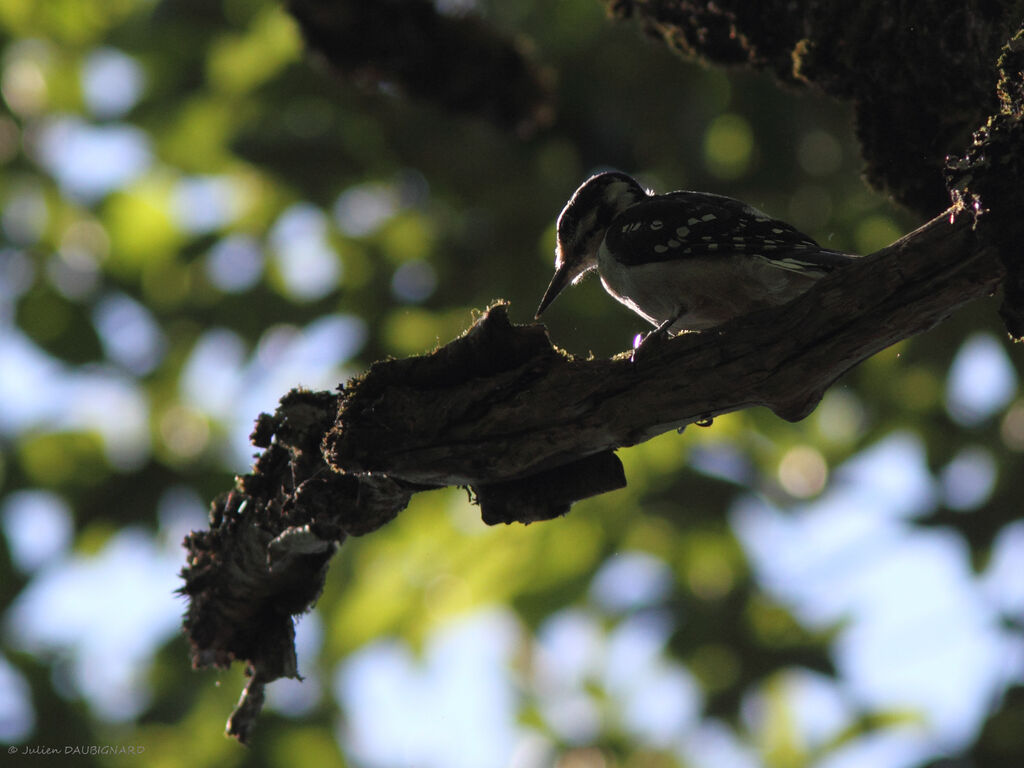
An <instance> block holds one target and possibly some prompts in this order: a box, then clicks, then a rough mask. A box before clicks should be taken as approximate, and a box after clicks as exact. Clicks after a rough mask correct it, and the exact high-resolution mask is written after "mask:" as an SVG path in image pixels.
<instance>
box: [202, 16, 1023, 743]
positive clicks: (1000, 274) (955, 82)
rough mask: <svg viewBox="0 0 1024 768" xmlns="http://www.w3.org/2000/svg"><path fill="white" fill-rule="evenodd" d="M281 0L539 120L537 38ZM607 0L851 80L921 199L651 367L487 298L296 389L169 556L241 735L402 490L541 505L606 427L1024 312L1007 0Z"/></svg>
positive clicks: (681, 36)
mask: <svg viewBox="0 0 1024 768" xmlns="http://www.w3.org/2000/svg"><path fill="white" fill-rule="evenodd" d="M911 7H912V9H911ZM288 8H289V10H290V12H291V13H292V14H293V15H294V16H295V18H296V19H297V20H298V22H299V24H300V25H301V28H302V30H303V34H304V37H305V40H306V43H307V45H308V47H309V52H310V54H311V55H318V56H319V57H321V58H322V60H323V61H324V62H326V65H327V66H328V67H331V68H333V70H334V71H336V72H337V73H338V74H339V75H340V76H341V77H343V78H351V79H354V80H355V81H357V82H358V83H360V84H362V85H364V86H365V87H367V88H368V89H369V90H371V91H373V92H374V93H378V94H395V93H397V94H402V95H403V96H404V97H407V98H412V99H418V100H422V101H425V102H433V103H434V104H436V105H438V106H439V107H440V108H442V109H446V110H458V111H462V112H467V113H473V114H477V115H480V116H482V117H484V118H486V119H489V120H492V121H494V122H495V123H496V124H498V125H500V126H501V127H503V128H505V129H507V130H510V131H513V132H516V133H517V134H519V135H522V136H525V135H528V134H530V133H532V132H536V131H538V130H543V127H544V125H546V124H547V123H548V122H549V121H550V119H551V115H550V109H551V106H550V96H549V93H550V90H551V88H553V87H554V86H553V83H554V79H553V78H552V77H551V76H550V73H548V72H547V70H546V69H545V66H544V65H543V63H542V62H536V61H534V60H532V59H531V57H530V55H529V54H528V53H527V51H526V49H525V48H524V47H523V46H522V45H521V44H520V43H518V42H517V41H514V40H512V39H509V38H507V37H505V36H503V34H502V33H501V32H499V31H497V30H494V29H490V28H488V27H487V26H485V25H484V24H483V23H482V22H481V21H480V20H479V19H477V18H475V17H472V16H463V15H457V14H456V15H445V14H442V13H440V12H439V11H437V9H436V8H435V6H434V4H432V3H427V2H386V3H385V2H382V3H360V2H332V1H329V0H291V1H290V2H289V3H288ZM608 8H609V11H610V15H611V16H613V17H616V18H617V19H620V20H621V19H630V18H632V19H635V20H637V21H638V22H639V24H640V25H641V26H642V28H643V29H644V30H646V31H647V32H648V33H650V34H651V35H653V36H655V37H656V38H658V39H661V40H663V41H664V42H665V44H667V45H668V46H670V47H672V48H673V49H675V50H677V51H679V52H681V53H682V54H683V55H684V56H685V57H695V58H698V59H701V60H703V61H704V62H706V63H708V64H709V65H710V66H728V67H733V68H749V69H754V70H763V71H767V72H770V73H771V74H772V75H774V77H775V78H776V79H777V80H778V82H779V85H780V86H781V87H784V88H795V89H813V90H815V91H818V92H820V93H823V94H826V95H828V96H831V97H834V98H836V99H840V100H843V101H846V102H849V103H850V104H852V105H853V114H854V120H855V123H856V133H857V137H858V139H859V140H860V144H861V149H862V153H863V159H864V163H865V176H866V178H867V180H868V181H869V183H871V184H872V185H873V186H875V187H876V188H877V189H879V190H882V191H885V192H887V193H889V194H891V195H892V196H893V197H895V198H896V199H897V200H898V201H899V202H901V203H902V204H903V205H905V206H907V207H908V208H910V209H912V210H913V211H915V212H916V213H917V214H919V215H921V216H922V217H924V218H926V219H928V220H929V221H928V223H927V224H925V225H924V226H922V227H921V228H920V229H918V230H916V231H915V232H912V233H910V234H909V235H907V236H905V237H904V238H902V239H900V240H898V241H897V242H895V243H893V244H892V245H890V246H889V247H886V248H883V249H881V250H879V251H878V252H876V253H873V254H870V255H869V256H867V257H866V258H865V259H863V260H862V261H860V262H858V263H857V264H856V265H854V266H852V267H849V268H847V269H845V270H842V271H841V272H837V273H835V274H833V275H831V276H829V277H828V278H826V279H824V280H822V281H821V282H820V283H819V284H818V285H817V286H816V287H815V288H814V289H812V290H811V291H810V292H809V293H807V294H805V295H804V296H802V297H800V298H799V299H797V300H796V301H795V302H793V303H792V304H791V305H789V306H786V307H783V308H781V309H778V310H771V311H767V312H764V313H761V314H758V315H756V316H750V317H747V318H740V319H739V320H737V321H735V322H733V323H730V324H729V325H727V326H724V327H722V328H721V329H717V330H716V331H714V332H706V333H700V334H685V335H682V336H680V337H677V338H675V339H673V340H672V341H671V342H670V343H668V344H666V345H664V347H663V348H660V349H659V350H657V352H656V353H655V354H654V355H652V356H651V358H650V359H645V360H643V364H642V365H640V366H634V365H632V364H631V363H630V362H629V361H628V359H627V356H626V355H625V354H622V355H618V356H616V357H613V358H611V359H586V358H582V357H577V356H573V355H571V354H569V353H566V352H564V351H562V350H559V349H557V348H554V347H552V345H551V343H550V341H549V339H548V337H547V334H546V333H545V331H544V329H543V328H542V327H540V326H537V325H527V326H517V325H514V324H512V323H511V322H510V321H509V319H508V316H507V306H506V305H505V304H503V303H495V304H493V305H492V306H490V307H489V308H488V309H486V310H485V311H484V312H483V313H482V314H481V315H480V317H479V319H478V320H477V322H476V323H475V324H474V325H473V327H472V328H470V329H469V330H467V331H466V332H465V334H464V335H462V336H461V337H459V338H457V339H455V340H454V341H451V342H450V343H448V344H445V345H444V346H441V347H440V348H438V349H437V350H436V351H434V352H433V353H431V354H429V355H426V356H422V357H415V358H409V359H401V360H388V361H382V362H378V363H375V364H374V365H372V366H371V367H370V368H369V370H367V371H366V372H365V373H364V374H362V375H361V376H358V377H356V378H354V379H352V380H350V381H349V382H347V383H345V384H344V386H342V387H340V388H339V390H338V391H337V392H333V393H332V392H310V391H305V390H301V389H296V390H294V391H292V392H290V393H288V394H287V395H285V396H284V397H283V398H282V400H281V404H280V407H279V409H278V410H277V412H276V413H275V414H273V415H263V416H261V417H260V420H259V422H258V424H257V428H256V430H255V431H254V433H253V437H252V440H253V443H254V445H256V446H258V447H260V448H263V449H264V451H263V453H262V455H261V456H260V457H259V459H258V461H257V463H256V466H255V468H254V469H253V471H252V473H251V474H249V475H246V476H244V477H240V478H239V479H238V481H237V483H236V486H235V488H234V490H232V491H231V492H230V493H227V494H225V495H223V496H221V497H220V498H219V499H218V500H217V501H216V502H215V504H214V508H213V513H212V515H211V525H210V528H209V530H207V531H202V532H197V533H194V534H192V535H191V536H190V538H189V540H188V547H189V559H188V565H187V566H186V568H185V571H184V577H185V586H184V588H183V592H184V593H185V594H186V595H187V596H188V598H189V610H188V615H187V618H186V628H187V631H188V634H189V638H190V640H191V643H192V646H193V652H194V660H195V662H196V664H198V665H228V664H230V663H231V662H232V661H234V660H242V661H245V662H247V664H248V665H249V675H250V678H251V679H250V681H249V685H248V688H247V690H246V694H245V696H243V699H242V701H241V702H240V704H239V707H238V709H237V710H236V712H235V714H234V715H233V716H232V719H231V721H230V724H229V731H230V732H231V733H232V734H234V735H236V736H238V737H239V738H241V739H242V740H245V739H246V738H247V737H248V735H249V734H250V732H251V729H252V727H253V722H254V718H255V716H256V715H257V714H258V712H259V709H260V706H261V704H262V697H263V687H264V686H265V684H266V683H268V682H270V681H272V680H274V679H276V678H278V677H282V676H291V677H293V676H296V674H297V665H296V659H295V651H294V648H293V640H294V638H293V629H292V616H293V615H295V614H298V613H301V612H302V611H304V610H306V609H308V608H309V606H311V605H312V604H313V603H314V602H315V601H316V599H317V598H318V596H319V594H320V590H321V588H322V585H323V580H324V577H325V573H326V569H327V568H328V566H329V563H330V561H331V558H332V556H333V555H334V553H335V552H336V550H337V548H338V547H339V546H340V545H341V544H342V543H343V542H344V541H345V539H346V537H347V536H353V535H362V534H366V533H369V532H371V531H373V530H375V529H376V528H378V527H380V526H381V525H384V524H385V523H387V522H389V521H390V520H391V519H392V518H394V516H395V515H397V514H398V513H399V512H400V511H401V510H402V509H404V508H405V506H406V505H407V504H408V502H409V500H410V498H411V497H412V496H413V494H415V493H417V492H419V491H422V490H427V489H432V488H438V487H443V486H446V485H458V486H465V487H467V488H468V489H469V490H470V492H471V494H472V495H473V497H474V498H475V500H476V501H477V502H478V503H479V505H480V507H481V510H482V513H483V517H484V520H485V522H487V523H489V524H495V523H499V522H501V523H511V522H522V523H530V522H534V521H540V520H547V519H550V518H553V517H557V516H560V515H563V514H565V513H566V512H568V510H569V507H570V505H571V504H572V503H573V502H574V501H577V500H579V499H582V498H587V497H589V496H593V495H595V494H600V493H603V492H606V491H609V490H613V489H615V488H618V487H621V486H622V485H624V484H625V482H626V480H627V478H626V477H625V475H624V472H623V469H622V466H621V464H620V462H619V460H618V459H617V458H616V456H615V453H614V451H615V450H616V449H618V448H620V447H623V446H630V445H635V444H638V443H640V442H643V441H645V440H648V439H650V438H652V437H654V436H656V435H658V434H661V433H663V432H666V431H668V430H673V429H680V430H681V429H682V428H684V427H685V426H687V425H689V424H693V423H695V422H701V423H704V422H706V420H707V419H709V418H714V417H715V416H718V415H720V414H725V413H729V412H732V411H736V410H740V409H744V408H750V407H753V406H758V405H762V406H767V407H768V408H769V409H771V410H772V411H773V412H774V413H775V414H777V415H778V416H780V417H781V418H783V419H786V420H791V421H795V420H799V419H802V418H804V417H805V416H807V415H808V414H809V413H810V412H811V411H813V409H814V408H815V407H816V405H817V404H818V402H819V401H820V399H821V398H822V396H823V394H824V393H825V392H826V390H827V389H828V388H829V387H830V386H831V385H832V384H833V383H834V382H835V381H836V380H837V379H838V378H839V377H840V376H842V375H843V374H844V373H846V372H847V371H848V370H850V369H851V368H852V367H854V366H856V365H857V364H858V363H860V362H862V361H864V360H865V359H867V358H868V357H870V356H871V355H873V354H875V353H877V352H879V351H880V350H883V349H885V348H887V347H889V346H891V345H893V344H895V343H897V342H899V341H901V340H903V339H906V338H908V337H910V336H913V335H915V334H918V333H921V332H923V331H926V330H928V329H930V328H932V327H934V326H936V325H937V324H939V323H941V322H943V321H944V320H945V319H947V318H948V317H949V316H950V315H951V314H952V313H953V312H954V311H955V310H957V308H959V307H961V306H962V305H964V304H965V303H967V302H971V301H973V300H975V299H978V298H982V297H985V296H989V295H992V294H993V293H994V292H996V291H997V290H999V289H1000V287H1001V286H1002V287H1003V289H1004V296H1003V300H1002V301H1003V304H1002V309H1001V315H1002V317H1003V319H1004V322H1005V324H1006V327H1007V329H1008V331H1009V333H1010V335H1011V336H1013V337H1014V338H1019V337H1020V336H1021V335H1022V333H1024V322H1022V312H1024V272H1022V270H1021V267H1020V253H1019V249H1018V247H1017V243H1019V242H1021V241H1022V238H1021V232H1020V229H1021V227H1022V221H1024V220H1022V217H1020V216H1019V211H1020V210H1021V204H1022V202H1024V201H1022V200H1021V190H1024V127H1022V125H1021V118H1022V114H1024V102H1022V93H1024V91H1022V87H1024V86H1022V75H1021V71H1022V67H1021V61H1022V59H1021V54H1020V50H1021V48H1022V47H1024V43H1022V42H1021V41H1022V40H1024V38H1021V37H1020V36H1019V31H1018V28H1017V25H1018V23H1019V19H1017V18H1016V17H1015V16H1014V10H1015V9H1016V8H1017V5H1016V4H1013V3H1000V2H971V3H959V4H956V7H955V8H953V7H950V5H949V4H948V3H940V2H930V3H916V4H909V5H908V4H904V5H900V4H892V3H885V2H872V3H850V4H844V7H843V8H842V9H841V10H837V6H836V4H835V3H827V2H801V3H792V2H764V3H738V2H737V3H733V2H727V1H726V2H722V1H721V0H718V1H716V2H714V3H695V2H679V1H676V2H672V1H670V0H664V1H661V2H658V1H654V0H652V1H651V2H641V1H640V0H632V1H631V0H611V1H610V2H609V3H608ZM636 44H637V45H641V44H642V43H641V41H639V40H638V41H637V43H636ZM626 64H628V62H626ZM678 96H679V94H666V98H676V97H678ZM379 97H380V98H390V97H392V96H383V95H382V96H379ZM622 109H624V110H625V109H628V107H627V106H626V105H622ZM567 181H575V180H567ZM556 213H557V211H552V212H551V214H552V217H554V215H555V214H556ZM480 258H481V259H483V258H486V255H485V254H481V255H480ZM494 268H495V269H501V268H502V267H500V266H498V265H495V267H494ZM254 415H255V414H254Z"/></svg>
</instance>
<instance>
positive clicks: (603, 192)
mask: <svg viewBox="0 0 1024 768" xmlns="http://www.w3.org/2000/svg"><path fill="white" fill-rule="evenodd" d="M645 197H647V192H645V191H644V188H643V187H641V186H640V185H639V184H638V183H637V182H636V180H635V179H633V178H632V177H631V176H627V175H626V174H624V173H619V172H617V171H609V172H607V173H599V174H597V175H596V176H591V177H590V178H589V179H587V180H586V181H585V182H583V184H581V185H580V187H579V189H577V190H576V192H575V193H574V194H573V196H572V197H571V198H570V199H569V202H568V203H566V205H565V208H563V209H562V213H561V215H560V216H559V217H558V236H557V244H556V246H555V275H554V277H552V278H551V282H550V283H549V284H548V289H547V290H546V291H545V292H544V298H543V299H541V302H540V306H539V307H538V308H537V317H540V313H541V312H543V311H544V310H545V309H547V307H548V305H549V304H550V303H551V302H552V301H554V300H555V297H556V296H557V295H558V294H559V293H561V292H562V289H563V288H565V286H567V285H569V284H570V283H575V282H577V281H578V280H579V279H580V278H582V277H583V275H585V274H586V273H587V272H589V271H590V270H592V269H596V268H597V251H598V249H599V248H600V247H601V241H602V240H604V234H605V231H606V230H607V229H608V226H609V225H610V224H611V223H612V220H613V219H614V218H615V217H616V216H618V215H619V214H620V213H622V212H623V211H624V210H626V209H627V208H629V207H630V206H631V205H634V204H636V203H638V202H640V201H641V200H643V199H644V198H645Z"/></svg>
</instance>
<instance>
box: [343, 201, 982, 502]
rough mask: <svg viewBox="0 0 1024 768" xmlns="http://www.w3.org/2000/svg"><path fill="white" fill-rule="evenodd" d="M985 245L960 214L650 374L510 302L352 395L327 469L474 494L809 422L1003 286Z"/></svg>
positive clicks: (658, 353)
mask: <svg viewBox="0 0 1024 768" xmlns="http://www.w3.org/2000/svg"><path fill="white" fill-rule="evenodd" d="M972 240H973V232H972V229H971V220H970V217H969V216H961V217H956V216H955V215H954V211H953V210H952V209H951V210H950V211H947V212H945V213H943V214H942V215H940V216H939V217H937V218H935V219H934V220H932V221H931V222H929V223H928V224H926V225H925V226H923V227H921V228H920V229H918V230H917V231H915V232H913V233H911V234H910V235H908V236H906V237H905V238H903V239H901V240H900V241H898V242H896V243H894V244H893V245H891V246H889V247H888V248H886V249H884V250H882V251H879V252H878V253H875V254H873V255H871V256H868V257H865V258H864V259H863V260H861V261H859V262H857V263H855V264H853V265H851V266H849V267H847V268H845V269H843V270H840V271H837V272H836V273H834V274H833V275H831V276H829V277H827V278H825V279H823V280H822V281H820V282H819V283H818V284H817V285H816V286H815V288H814V289H813V290H812V291H810V292H808V293H807V294H805V295H804V296H802V297H800V298H799V299H798V300H797V301H795V302H793V303H791V304H790V305H788V306H786V307H782V308H779V309H773V310H768V311H765V312H760V313H757V314H754V315H750V316H747V317H744V318H740V319H739V320H737V321H735V322H733V323H730V324H728V325H726V326H723V327H721V328H720V329H718V330H717V331H713V332H705V333H689V334H683V335H681V336H677V337H676V338H674V339H672V340H671V341H670V342H668V343H666V344H665V345H663V347H661V348H659V349H656V350H655V351H654V352H653V353H652V354H650V355H649V356H647V357H642V358H641V361H640V364H639V365H633V364H631V363H630V362H629V360H628V359H627V356H626V355H625V354H623V355H619V356H618V357H616V358H614V359H611V360H580V359H577V358H574V357H572V356H570V355H566V354H564V353H561V352H558V351H556V350H554V349H553V348H552V347H551V346H550V344H549V342H548V341H547V340H546V335H545V334H544V333H543V332H542V331H541V329H540V328H539V327H538V326H526V327H513V326H511V325H509V323H508V320H507V318H506V316H505V312H504V307H503V306H502V305H497V306H495V307H492V308H491V309H490V310H489V311H488V313H487V314H486V315H485V316H484V317H483V318H482V319H481V320H480V321H479V322H478V323H477V324H476V325H475V326H474V327H473V328H472V329H471V330H470V331H469V332H468V333H467V334H466V335H465V336H464V337H463V338H461V339H459V340H457V341H455V342H453V343H452V344H450V345H448V346H447V347H444V348H442V349H439V350H438V351H437V352H435V353H434V354H433V355H431V356H430V357H428V358H414V359H411V360H398V361H391V362H386V363H378V364H376V365H374V366H373V367H372V368H371V369H370V371H369V372H368V373H367V374H366V376H365V377H364V378H363V379H362V380H360V381H358V382H356V383H355V385H354V386H350V387H349V388H348V389H346V391H345V393H344V394H343V396H342V401H341V408H340V412H339V417H338V423H337V424H336V426H335V427H334V428H333V429H332V430H331V431H330V432H329V434H328V435H327V439H326V441H325V444H324V445H325V452H326V455H327V460H328V463H329V464H330V466H331V467H332V468H333V469H334V470H335V471H341V472H350V473H351V472H356V473H367V472H372V473H383V474H385V475H387V476H388V477H391V478H393V479H401V480H404V481H407V482H412V483H423V484H428V485H431V486H440V485H471V486H475V485H477V484H487V483H493V482H495V481H508V480H515V479H519V478H524V477H529V476H531V475H535V474H536V473H538V472H543V471H547V470H551V469H553V468H556V467H561V466H564V465H566V464H569V463H571V462H574V461H579V460H581V459H583V458H586V457H587V456H591V455H594V454H597V453H601V452H604V451H610V450H614V449H616V448H619V447H621V446H628V445H634V444H636V443H639V442H643V441H644V440H648V439H650V438H651V437H654V436H655V435H658V434H660V433H662V432H665V431H668V430H670V429H678V428H680V427H684V426H686V425H687V424H691V423H693V422H695V421H698V420H700V419H704V418H708V417H714V416H717V415H720V414H723V413H729V412H731V411H736V410H740V409H743V408H749V407H751V406H757V405H763V406H767V407H768V408H770V409H771V410H772V411H774V412H775V413H776V414H778V415H779V416H781V417H783V418H785V419H788V420H791V421H796V420H799V419H801V418H803V417H804V416H806V415H807V414H808V413H810V411H811V410H813V408H814V406H815V405H816V404H817V403H818V401H819V400H820V399H821V396H822V394H823V393H824V392H825V390H826V389H827V388H828V387H829V386H830V385H831V384H832V383H833V382H834V381H835V380H836V379H837V378H839V377H840V376H841V375H842V374H843V373H845V372H846V371H848V370H849V369H850V368H852V367H853V366H855V365H856V364H857V363H859V362H861V361H862V360H864V359H866V358H868V357H870V356H871V355H873V354H875V353H876V352H878V351H880V350H882V349H885V348H886V347H888V346H891V345H892V344H895V343H896V342H898V341H901V340H902V339H905V338H908V337H910V336H912V335H914V334H917V333H921V332H922V331H925V330H928V329H929V328H931V327H933V326H934V325H936V324H937V323H939V322H940V321H941V320H943V319H944V318H945V317H947V316H948V315H949V314H950V313H951V312H952V311H953V310H955V309H956V308H957V307H958V306H960V305H961V304H963V303H965V302H967V301H970V300H972V299H975V298H979V297H981V296H986V295H989V294H991V293H992V292H993V291H994V290H995V288H996V286H997V285H998V283H999V281H1000V279H1001V276H1002V268H1001V266H1000V264H999V261H998V259H997V258H995V253H994V251H993V250H992V249H989V248H973V247H972ZM527 352H528V353H529V354H527Z"/></svg>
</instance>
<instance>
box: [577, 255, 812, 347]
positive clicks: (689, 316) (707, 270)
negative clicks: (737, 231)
mask: <svg viewBox="0 0 1024 768" xmlns="http://www.w3.org/2000/svg"><path fill="white" fill-rule="evenodd" d="M597 263H598V271H599V272H600V275H601V283H602V284H603V285H604V288H605V290H606V291H607V292H608V293H609V294H610V295H611V296H613V297H614V298H615V299H616V300H618V301H619V302H621V303H622V304H625V305H626V306H627V307H629V308H630V309H632V310H633V311H634V312H636V313H637V314H638V315H640V316H641V317H643V318H644V319H646V320H647V321H648V322H649V323H651V324H652V325H661V323H663V322H664V321H665V320H668V319H669V318H670V317H673V316H674V315H676V314H678V313H679V311H680V310H681V309H683V310H685V311H684V313H683V314H682V315H681V316H680V317H679V319H678V320H677V321H676V322H675V323H673V324H672V327H671V330H672V331H681V330H702V329H705V328H713V327H714V326H716V325H721V324H722V323H724V322H727V321H728V320H731V319H732V318H734V317H737V316H739V315H743V314H746V313H747V312H752V311H754V310H756V309H762V308H765V307H769V306H774V305H777V304H781V303H784V302H786V301H789V300H790V299H793V298H795V297H796V296H797V295H799V294H800V293H802V292H803V291H805V290H807V289H808V288H810V286H811V285H812V284H813V283H814V278H813V277H810V276H807V277H804V276H802V275H794V274H793V273H792V272H788V271H786V270H782V269H779V268H777V267H773V266H771V265H770V264H769V263H767V262H765V261H764V260H761V259H753V258H750V257H749V256H747V255H745V254H737V255H729V254H722V255H716V256H710V257H709V256H695V257H690V258H678V259H671V260H666V261H656V262H650V263H646V264H635V265H630V266H625V265H623V264H622V263H621V262H619V261H618V260H617V259H615V258H614V257H613V256H612V255H611V253H610V252H609V251H608V249H607V246H606V245H605V244H604V243H602V244H601V247H600V249H599V251H598V260H597Z"/></svg>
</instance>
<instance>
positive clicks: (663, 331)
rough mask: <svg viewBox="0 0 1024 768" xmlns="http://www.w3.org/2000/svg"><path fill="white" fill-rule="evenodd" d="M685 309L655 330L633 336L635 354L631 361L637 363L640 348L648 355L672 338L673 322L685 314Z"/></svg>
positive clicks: (630, 357) (645, 355) (630, 358)
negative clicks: (670, 329)
mask: <svg viewBox="0 0 1024 768" xmlns="http://www.w3.org/2000/svg"><path fill="white" fill-rule="evenodd" d="M683 312H684V310H682V309H681V310H679V311H678V312H677V313H676V314H674V315H673V316H672V317H670V318H669V319H668V320H666V321H665V322H663V323H662V324H661V325H659V326H658V327H657V328H655V329H654V330H653V331H649V332H648V333H646V334H640V333H638V334H637V335H636V336H634V337H633V354H632V355H630V356H629V362H631V363H632V364H633V365H636V364H637V362H638V360H639V358H640V350H641V349H642V350H644V353H643V356H644V357H648V356H650V354H651V353H653V352H654V351H655V350H656V349H658V348H659V347H661V346H662V345H664V343H665V342H666V341H668V340H669V338H671V336H672V333H671V331H669V328H671V327H672V324H673V323H674V322H675V321H676V320H678V319H679V318H680V317H681V316H682V315H683Z"/></svg>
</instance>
